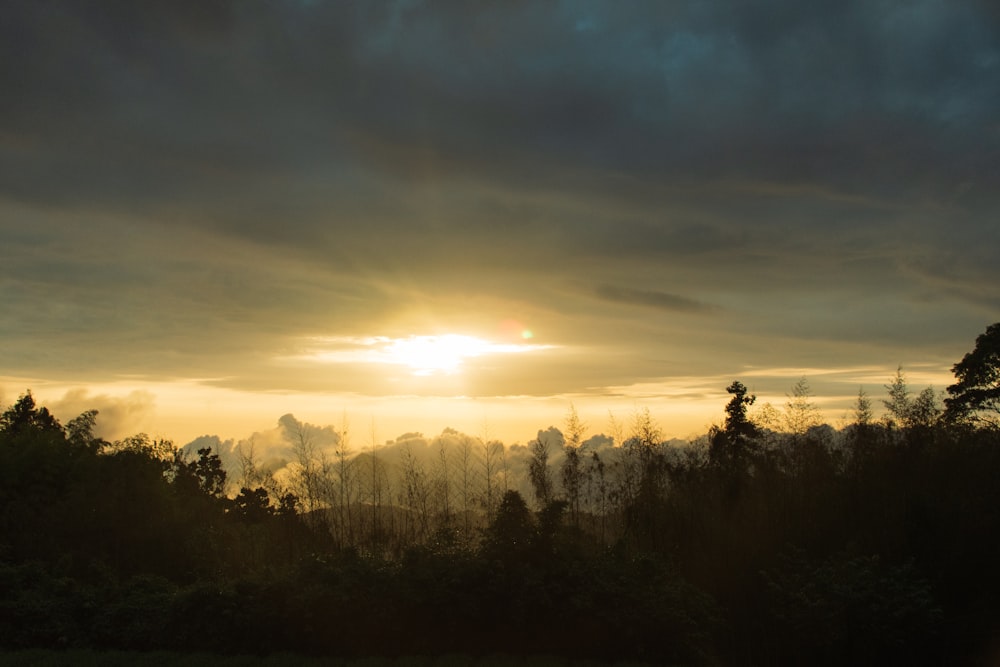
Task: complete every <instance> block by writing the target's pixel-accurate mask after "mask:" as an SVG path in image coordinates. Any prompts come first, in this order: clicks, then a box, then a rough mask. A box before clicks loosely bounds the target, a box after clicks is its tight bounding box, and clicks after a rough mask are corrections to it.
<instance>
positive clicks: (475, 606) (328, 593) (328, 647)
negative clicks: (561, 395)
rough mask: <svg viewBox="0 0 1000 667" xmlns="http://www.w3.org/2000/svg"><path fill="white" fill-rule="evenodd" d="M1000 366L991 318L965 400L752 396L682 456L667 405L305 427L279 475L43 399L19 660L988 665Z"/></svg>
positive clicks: (1, 625)
mask: <svg viewBox="0 0 1000 667" xmlns="http://www.w3.org/2000/svg"><path fill="white" fill-rule="evenodd" d="M998 351H1000V324H994V325H992V326H990V327H989V328H988V329H987V330H986V332H985V333H984V334H983V335H981V336H980V337H979V338H977V340H976V342H975V347H974V349H973V350H972V351H971V352H970V353H969V354H967V355H965V357H963V359H962V360H960V361H959V362H958V363H956V364H955V366H954V369H953V370H954V374H955V378H956V382H955V383H954V384H953V385H951V386H949V387H947V398H944V400H943V402H942V400H941V394H939V393H938V392H937V391H936V390H935V389H934V388H932V387H928V388H925V389H920V390H919V391H913V390H911V388H910V387H909V385H908V383H907V380H906V376H905V372H904V370H903V369H900V370H899V371H898V372H897V373H896V375H895V376H894V377H891V378H887V384H886V385H885V396H884V398H882V399H881V406H882V408H884V410H883V411H882V413H881V414H880V415H876V410H875V408H874V407H873V406H874V405H875V402H874V401H873V400H872V399H871V398H870V397H869V396H868V395H867V394H866V393H865V392H864V391H860V392H859V395H858V399H857V403H856V406H855V409H854V412H853V415H852V417H851V420H850V422H849V423H847V424H846V425H843V426H842V427H841V428H839V429H835V428H833V427H831V426H829V425H827V424H823V423H821V420H820V419H819V416H818V414H819V413H818V411H817V410H816V408H815V405H814V404H813V402H812V400H811V394H810V391H809V385H808V380H807V379H805V378H803V379H801V380H800V381H799V382H797V383H796V384H795V385H794V386H793V388H792V390H791V393H790V394H789V396H788V402H787V403H786V404H785V405H784V406H783V409H778V408H774V407H773V406H756V407H758V408H760V409H755V397H754V396H753V395H752V394H751V393H750V392H749V390H748V389H747V387H746V386H745V385H744V384H743V383H742V382H740V381H739V380H735V381H733V382H732V383H731V384H730V385H729V386H728V388H727V392H728V393H729V395H730V396H731V398H730V400H729V402H728V403H727V404H726V405H725V406H720V411H721V413H722V414H724V421H723V424H722V425H721V426H717V427H713V428H712V429H711V430H710V431H709V432H708V433H706V434H704V435H703V436H700V437H698V438H695V439H692V440H691V441H684V442H682V441H677V440H672V441H665V440H664V439H663V437H662V435H661V434H662V430H661V429H660V427H659V425H658V424H657V423H656V422H655V420H654V419H653V418H652V416H651V413H650V412H649V411H648V410H643V411H640V412H638V413H637V414H636V415H635V416H634V418H633V419H632V421H631V423H629V424H625V425H620V427H619V428H618V429H617V432H615V433H612V434H611V435H603V434H596V435H589V436H588V431H587V426H586V425H585V424H583V423H582V422H581V420H580V419H579V417H578V416H577V414H576V411H575V410H574V409H572V408H571V409H570V411H569V413H568V414H567V415H566V416H565V420H564V422H565V423H564V425H563V427H562V428H555V427H550V428H548V429H545V430H540V431H539V433H538V437H537V438H536V439H535V440H533V441H532V442H530V443H528V444H527V445H526V446H521V445H511V446H507V445H505V444H504V443H502V442H499V441H495V440H488V439H482V438H473V437H470V436H466V435H464V434H461V433H458V432H455V431H445V432H444V433H442V434H441V436H438V437H437V438H433V439H427V438H424V437H423V436H421V435H420V434H407V435H406V436H404V437H401V438H399V439H397V440H396V441H395V442H394V443H391V446H382V447H380V446H379V445H377V444H376V443H371V445H370V446H369V447H362V448H357V449H355V448H352V446H351V441H350V434H349V433H348V431H347V429H346V428H344V429H342V430H339V431H338V430H336V429H320V428H318V427H313V426H310V425H308V424H303V423H301V422H299V421H298V420H296V419H295V418H294V417H292V416H291V415H288V416H286V417H284V418H282V420H283V426H284V428H285V430H284V431H283V432H284V433H285V434H286V435H287V436H288V452H289V457H290V460H288V461H286V462H285V465H283V466H282V467H281V468H280V470H276V469H275V466H274V465H273V462H269V461H266V460H262V459H261V458H260V456H259V453H258V452H256V451H255V450H254V448H253V447H252V446H251V445H252V444H253V443H248V446H246V447H240V448H237V449H235V450H230V451H217V450H216V449H215V448H213V447H212V446H199V445H206V443H194V444H195V445H196V447H195V446H192V447H186V448H178V447H176V446H175V445H174V444H173V443H171V442H169V441H167V440H162V439H154V438H150V437H149V436H147V435H145V434H141V433H140V434H136V435H133V436H130V437H127V438H123V439H121V440H116V441H113V442H111V441H107V440H104V439H102V438H100V437H97V436H96V435H95V427H96V425H97V423H98V420H99V418H100V416H99V414H98V413H97V412H96V411H94V410H89V411H86V412H84V413H82V414H80V415H79V416H78V417H76V418H74V419H72V420H70V421H68V422H67V423H66V424H65V425H64V424H62V423H60V422H59V420H57V419H56V418H55V417H54V416H53V415H52V414H51V413H50V411H49V410H48V409H47V408H46V407H45V406H41V405H38V404H36V401H35V399H34V397H33V395H32V394H31V392H30V391H28V392H26V393H24V394H23V395H22V396H21V397H20V398H19V399H18V400H17V401H16V402H15V403H14V404H12V405H10V406H8V407H6V408H5V409H4V410H3V412H2V414H0V648H5V649H15V648H24V647H91V648H124V649H143V650H145V649H154V648H169V649H177V650H209V651H218V652H230V653H234V652H255V653H270V652H275V651H297V652H302V653H310V654H317V655H337V656H363V655H428V654H445V653H455V652H465V653H468V654H477V655H482V654H489V653H496V652H504V653H514V654H526V653H547V654H553V655H562V656H566V657H586V658H599V659H608V660H611V659H626V658H627V659H637V660H638V659H642V660H653V661H656V662H660V661H677V662H685V663H695V664H700V663H704V664H711V663H717V662H723V663H731V662H734V661H736V662H746V663H749V664H786V663H787V664H798V663H802V662H809V663H810V664H818V663H822V664H846V663H851V664H856V663H862V664H875V663H882V662H893V663H900V662H907V663H911V664H940V663H941V662H942V661H945V660H947V661H948V662H951V663H968V664H987V663H988V662H989V660H990V659H991V654H990V653H989V651H990V650H991V646H992V644H991V642H992V641H993V638H994V637H995V636H996V633H997V631H998V629H1000V611H998V610H1000V581H998V579H997V577H996V576H995V574H994V572H995V556H996V554H997V553H1000V485H997V484H996V479H998V476H1000V429H998V423H997V415H998V412H1000V408H998V405H1000V352H998ZM764 407H767V409H764ZM207 445H211V443H207ZM279 473H280V474H279ZM993 657H995V656H993Z"/></svg>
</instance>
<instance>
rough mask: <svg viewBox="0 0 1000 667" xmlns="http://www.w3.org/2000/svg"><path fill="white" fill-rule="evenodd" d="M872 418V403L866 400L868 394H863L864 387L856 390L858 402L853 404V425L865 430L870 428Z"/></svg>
mask: <svg viewBox="0 0 1000 667" xmlns="http://www.w3.org/2000/svg"><path fill="white" fill-rule="evenodd" d="M874 418H875V415H874V413H873V412H872V401H871V399H870V398H868V394H867V393H865V390H864V387H862V388H860V389H858V400H857V402H856V403H855V404H854V424H855V426H859V427H861V428H867V427H869V426H871V424H872V421H873V419H874Z"/></svg>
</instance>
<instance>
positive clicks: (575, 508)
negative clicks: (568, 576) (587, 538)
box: [560, 404, 585, 526]
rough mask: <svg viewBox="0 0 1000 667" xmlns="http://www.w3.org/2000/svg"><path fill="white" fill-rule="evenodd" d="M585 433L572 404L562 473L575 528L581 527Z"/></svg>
mask: <svg viewBox="0 0 1000 667" xmlns="http://www.w3.org/2000/svg"><path fill="white" fill-rule="evenodd" d="M584 433H585V426H584V425H583V422H581V421H580V417H579V415H577V413H576V407H575V406H574V405H572V404H570V411H569V415H568V416H567V417H566V442H565V445H564V450H565V453H566V458H565V459H563V464H562V469H561V470H560V473H561V477H562V487H563V493H564V494H565V495H566V502H567V503H568V504H569V510H570V515H571V517H572V519H573V525H574V526H579V522H580V493H581V487H582V486H583V461H582V460H581V457H580V449H581V447H582V446H583V435H584Z"/></svg>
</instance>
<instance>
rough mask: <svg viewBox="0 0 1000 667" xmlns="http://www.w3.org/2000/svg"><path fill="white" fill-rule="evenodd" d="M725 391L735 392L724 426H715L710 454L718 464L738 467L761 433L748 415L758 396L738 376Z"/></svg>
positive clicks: (728, 406)
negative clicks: (748, 393)
mask: <svg viewBox="0 0 1000 667" xmlns="http://www.w3.org/2000/svg"><path fill="white" fill-rule="evenodd" d="M726 391H727V392H729V393H730V394H732V395H733V397H732V398H731V399H729V402H728V403H727V404H726V423H725V426H724V428H723V429H721V430H720V429H719V428H718V427H713V430H712V433H711V434H710V439H709V450H708V456H709V460H711V461H712V462H713V463H715V464H717V465H722V466H724V467H730V466H736V467H739V466H741V465H742V464H743V463H745V461H744V459H745V458H746V455H747V453H748V450H749V449H750V447H751V444H752V441H754V440H756V439H757V438H758V437H759V436H760V430H759V429H758V428H757V425H756V424H754V423H753V422H752V421H751V420H750V418H749V417H747V408H749V407H750V406H751V405H753V404H754V402H756V400H757V397H756V396H754V395H749V396H748V395H747V388H746V386H745V385H744V384H743V383H742V382H740V381H739V380H734V381H733V383H732V384H731V385H729V386H728V387H726Z"/></svg>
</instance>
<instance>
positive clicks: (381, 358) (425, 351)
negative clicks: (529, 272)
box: [305, 329, 552, 376]
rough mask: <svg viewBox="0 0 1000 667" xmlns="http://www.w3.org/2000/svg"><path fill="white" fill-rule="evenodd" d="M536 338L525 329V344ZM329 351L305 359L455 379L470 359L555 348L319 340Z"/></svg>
mask: <svg viewBox="0 0 1000 667" xmlns="http://www.w3.org/2000/svg"><path fill="white" fill-rule="evenodd" d="M532 337H533V334H532V333H531V331H529V330H527V329H525V330H524V331H523V332H522V333H521V338H522V339H524V340H527V339H530V338H532ZM314 340H318V341H320V342H321V343H322V344H323V347H324V348H326V349H322V350H317V351H313V352H312V353H310V354H307V355H305V358H308V359H310V360H313V361H323V362H333V363H354V362H362V363H378V364H393V365H397V366H408V367H409V368H410V369H411V371H412V373H413V375H418V376H426V375H435V374H447V375H451V374H454V373H457V372H459V371H460V370H461V367H462V365H463V363H464V362H465V361H466V360H467V359H471V358H474V357H481V356H486V355H493V354H513V353H521V352H531V351H535V350H540V349H548V348H550V347H552V346H551V345H538V344H525V343H494V342H491V341H488V340H484V339H482V338H476V337H475V336H467V335H463V334H442V335H436V336H408V337H406V338H389V337H387V336H375V337H367V338H319V339H314Z"/></svg>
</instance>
